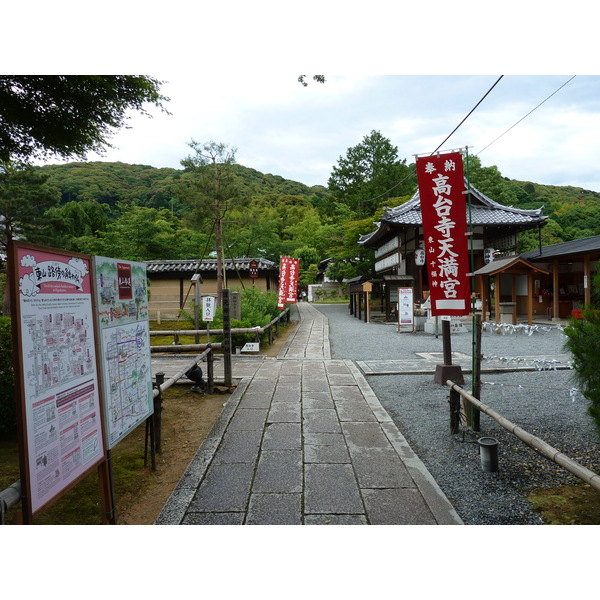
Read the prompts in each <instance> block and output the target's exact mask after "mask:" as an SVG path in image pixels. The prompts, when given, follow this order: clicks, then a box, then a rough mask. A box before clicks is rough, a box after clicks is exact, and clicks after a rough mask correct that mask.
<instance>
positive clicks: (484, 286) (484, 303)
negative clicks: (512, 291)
mask: <svg viewBox="0 0 600 600" xmlns="http://www.w3.org/2000/svg"><path fill="white" fill-rule="evenodd" d="M479 280H480V282H481V288H480V292H481V318H482V319H483V320H484V321H485V320H486V319H487V311H488V305H489V298H488V293H487V291H488V280H489V275H484V276H483V277H480V278H479Z"/></svg>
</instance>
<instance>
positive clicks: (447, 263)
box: [417, 152, 471, 317]
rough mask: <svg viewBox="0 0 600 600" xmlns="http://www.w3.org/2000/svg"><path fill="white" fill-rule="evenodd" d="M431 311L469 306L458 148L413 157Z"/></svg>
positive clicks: (454, 312) (454, 311)
mask: <svg viewBox="0 0 600 600" xmlns="http://www.w3.org/2000/svg"><path fill="white" fill-rule="evenodd" d="M417 179H418V182H419V195H420V198H421V215H422V218H423V237H424V239H425V255H426V259H425V260H426V264H427V273H428V275H429V292H430V298H431V314H432V315H433V316H437V315H447V316H455V317H461V316H465V315H468V314H470V312H471V285H470V282H469V277H468V275H467V273H468V272H469V244H468V241H467V200H466V194H465V193H464V191H465V182H464V175H463V163H462V155H461V154H460V152H451V153H448V154H440V155H438V156H427V157H421V158H417Z"/></svg>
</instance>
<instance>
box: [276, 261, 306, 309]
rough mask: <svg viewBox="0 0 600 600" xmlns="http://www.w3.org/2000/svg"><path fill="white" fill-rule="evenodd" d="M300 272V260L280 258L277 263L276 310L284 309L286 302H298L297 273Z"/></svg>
mask: <svg viewBox="0 0 600 600" xmlns="http://www.w3.org/2000/svg"><path fill="white" fill-rule="evenodd" d="M299 271H300V260H299V259H298V258H290V257H289V256H282V257H281V260H280V262H279V293H278V298H277V308H280V309H283V308H285V304H286V302H296V301H297V300H298V273H299Z"/></svg>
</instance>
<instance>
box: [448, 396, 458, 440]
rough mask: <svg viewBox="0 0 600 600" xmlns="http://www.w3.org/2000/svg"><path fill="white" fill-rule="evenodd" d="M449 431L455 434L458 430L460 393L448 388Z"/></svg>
mask: <svg viewBox="0 0 600 600" xmlns="http://www.w3.org/2000/svg"><path fill="white" fill-rule="evenodd" d="M448 402H449V403H450V433H451V434H455V433H458V432H459V430H460V394H459V393H458V392H457V391H456V390H454V389H451V390H450V398H449V400H448Z"/></svg>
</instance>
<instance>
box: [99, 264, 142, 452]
mask: <svg viewBox="0 0 600 600" xmlns="http://www.w3.org/2000/svg"><path fill="white" fill-rule="evenodd" d="M94 266H95V274H96V275H95V276H96V307H97V319H98V330H99V338H100V358H101V360H100V364H101V367H102V368H101V372H102V382H103V387H104V398H105V405H104V411H105V425H106V432H107V446H108V448H109V449H110V448H113V447H114V446H115V445H116V444H117V443H118V442H119V441H120V440H121V439H123V438H124V437H125V436H126V435H127V434H128V433H130V432H131V431H133V430H134V429H135V428H136V427H137V426H138V425H139V424H140V423H141V422H142V421H145V420H146V419H147V418H148V416H150V415H151V414H152V413H153V410H154V401H153V398H152V372H151V366H150V333H149V323H148V283H147V279H146V265H145V263H139V262H131V261H123V260H116V259H113V258H105V257H102V256H95V257H94Z"/></svg>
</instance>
